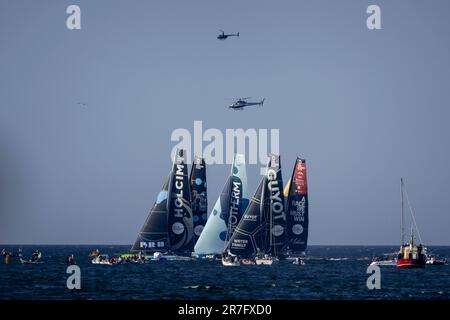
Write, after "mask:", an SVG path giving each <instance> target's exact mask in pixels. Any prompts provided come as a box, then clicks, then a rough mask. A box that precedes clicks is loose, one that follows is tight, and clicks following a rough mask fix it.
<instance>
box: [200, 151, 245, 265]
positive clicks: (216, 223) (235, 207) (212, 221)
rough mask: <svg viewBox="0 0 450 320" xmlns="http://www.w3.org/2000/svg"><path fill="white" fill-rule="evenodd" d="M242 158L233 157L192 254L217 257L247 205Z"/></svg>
mask: <svg viewBox="0 0 450 320" xmlns="http://www.w3.org/2000/svg"><path fill="white" fill-rule="evenodd" d="M248 202H249V200H248V187H247V174H246V169H245V157H244V155H242V154H236V155H235V157H234V160H233V164H232V166H231V174H230V176H229V177H228V179H227V181H226V183H225V186H224V187H223V189H222V193H221V194H220V196H219V198H218V199H217V201H216V203H215V205H214V208H213V210H212V212H211V213H210V214H209V217H208V219H207V221H206V225H205V227H204V228H203V231H202V233H201V234H200V237H199V238H198V240H197V243H196V244H195V247H194V255H196V256H199V257H200V256H207V255H209V256H211V255H220V254H222V252H223V251H224V248H225V245H226V243H227V242H228V240H229V239H230V237H231V235H232V234H233V232H234V229H235V228H236V226H237V223H238V222H239V220H240V218H241V217H242V214H243V213H244V211H245V209H246V208H247V206H248Z"/></svg>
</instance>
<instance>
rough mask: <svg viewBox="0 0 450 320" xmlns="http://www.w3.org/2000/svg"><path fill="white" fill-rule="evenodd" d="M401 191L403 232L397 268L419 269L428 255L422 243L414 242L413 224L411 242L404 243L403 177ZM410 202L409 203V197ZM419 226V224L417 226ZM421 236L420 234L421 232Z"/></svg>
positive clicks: (401, 230)
mask: <svg viewBox="0 0 450 320" xmlns="http://www.w3.org/2000/svg"><path fill="white" fill-rule="evenodd" d="M400 193H401V204H402V206H401V212H400V232H401V235H400V236H401V240H400V241H401V242H400V244H401V245H400V251H399V252H398V257H397V268H399V269H417V268H424V267H425V262H426V261H427V257H426V254H425V252H424V251H425V250H424V247H423V246H422V244H419V245H415V244H414V234H413V228H412V226H411V237H410V240H409V243H406V244H405V243H404V241H403V179H400ZM407 200H408V204H409V199H408V198H407ZM409 207H410V209H411V215H412V217H413V220H414V223H415V218H414V213H413V211H412V208H411V205H410V204H409ZM416 228H417V226H416ZM419 238H420V234H419Z"/></svg>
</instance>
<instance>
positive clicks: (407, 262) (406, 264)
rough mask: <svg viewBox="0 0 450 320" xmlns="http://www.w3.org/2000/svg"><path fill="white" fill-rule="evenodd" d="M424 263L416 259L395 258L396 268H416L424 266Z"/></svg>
mask: <svg viewBox="0 0 450 320" xmlns="http://www.w3.org/2000/svg"><path fill="white" fill-rule="evenodd" d="M424 267H425V263H424V262H421V261H420V260H416V259H398V260H397V268H399V269H416V268H424Z"/></svg>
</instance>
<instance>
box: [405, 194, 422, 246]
mask: <svg viewBox="0 0 450 320" xmlns="http://www.w3.org/2000/svg"><path fill="white" fill-rule="evenodd" d="M403 189H404V190H405V195H406V202H408V206H409V210H410V211H411V216H412V219H413V223H414V226H415V227H416V230H417V235H418V236H419V240H420V243H421V244H423V242H422V237H421V236H420V231H419V228H418V227H417V223H416V217H415V215H414V209H413V207H412V206H411V202H409V196H408V191H407V190H406V188H403Z"/></svg>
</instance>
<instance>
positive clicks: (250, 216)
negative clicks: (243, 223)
mask: <svg viewBox="0 0 450 320" xmlns="http://www.w3.org/2000/svg"><path fill="white" fill-rule="evenodd" d="M244 220H247V221H257V220H258V216H257V215H255V214H245V215H244Z"/></svg>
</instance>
